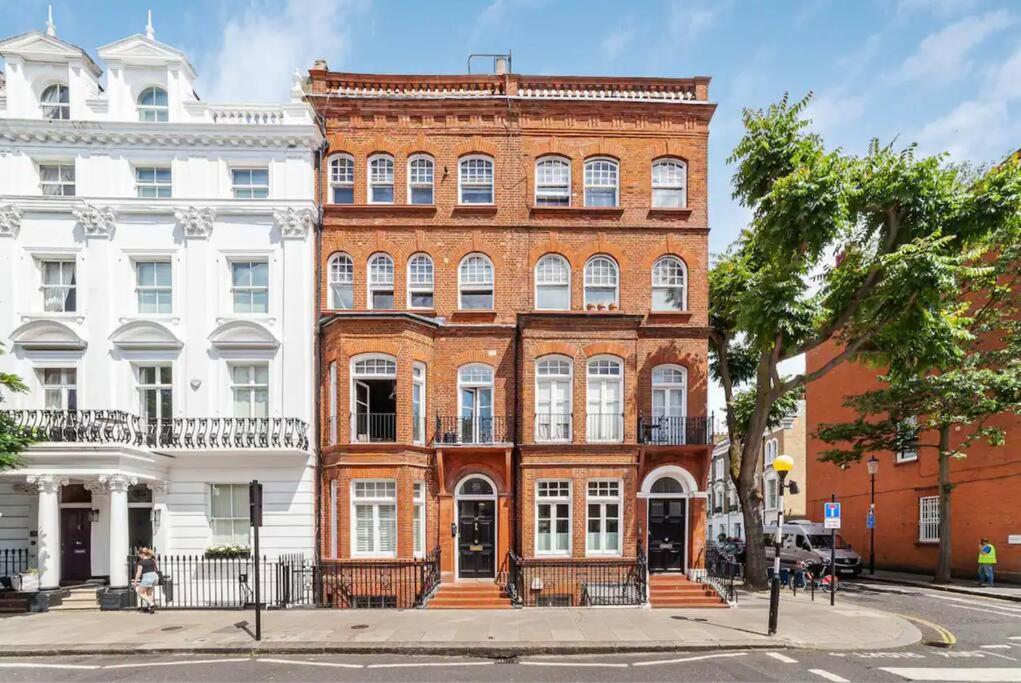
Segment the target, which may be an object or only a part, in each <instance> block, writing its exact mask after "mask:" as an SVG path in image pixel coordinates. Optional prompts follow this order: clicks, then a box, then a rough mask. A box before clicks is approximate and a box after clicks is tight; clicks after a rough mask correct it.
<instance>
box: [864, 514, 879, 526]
mask: <svg viewBox="0 0 1021 683" xmlns="http://www.w3.org/2000/svg"><path fill="white" fill-rule="evenodd" d="M865 528H866V529H875V528H876V513H875V512H873V511H872V510H869V514H868V516H867V517H866V518H865Z"/></svg>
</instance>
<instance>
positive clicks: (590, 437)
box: [585, 413, 624, 443]
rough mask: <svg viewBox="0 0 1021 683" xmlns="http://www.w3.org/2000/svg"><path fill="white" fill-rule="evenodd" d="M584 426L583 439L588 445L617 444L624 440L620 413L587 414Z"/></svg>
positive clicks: (622, 419)
mask: <svg viewBox="0 0 1021 683" xmlns="http://www.w3.org/2000/svg"><path fill="white" fill-rule="evenodd" d="M585 425H586V427H585V439H586V440H587V441H588V442H589V443H619V442H621V441H623V440H624V416H623V415H622V414H620V413H588V414H587V415H585Z"/></svg>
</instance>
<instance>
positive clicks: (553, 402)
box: [535, 356, 572, 442]
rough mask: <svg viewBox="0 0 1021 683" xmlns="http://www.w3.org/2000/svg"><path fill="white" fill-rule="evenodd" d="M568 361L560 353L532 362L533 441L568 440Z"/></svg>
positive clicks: (569, 408)
mask: <svg viewBox="0 0 1021 683" xmlns="http://www.w3.org/2000/svg"><path fill="white" fill-rule="evenodd" d="M571 371H572V363H571V360H570V359H569V358H566V357H563V356H549V357H546V358H540V359H539V360H538V361H536V363H535V440H536V441H542V442H564V441H570V440H571V422H572V415H571V394H572V389H571V384H572V382H571V374H572V373H571Z"/></svg>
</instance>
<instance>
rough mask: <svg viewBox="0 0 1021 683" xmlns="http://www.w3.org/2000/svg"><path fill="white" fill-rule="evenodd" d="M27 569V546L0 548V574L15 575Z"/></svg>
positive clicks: (5, 575) (4, 575)
mask: <svg viewBox="0 0 1021 683" xmlns="http://www.w3.org/2000/svg"><path fill="white" fill-rule="evenodd" d="M27 569H28V548H4V549H3V550H0V576H3V577H7V576H16V575H17V574H20V573H21V572H23V571H26V570H27Z"/></svg>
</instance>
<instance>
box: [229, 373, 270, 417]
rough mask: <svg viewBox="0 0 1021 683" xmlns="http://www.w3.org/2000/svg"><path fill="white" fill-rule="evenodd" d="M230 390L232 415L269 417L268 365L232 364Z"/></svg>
mask: <svg viewBox="0 0 1021 683" xmlns="http://www.w3.org/2000/svg"><path fill="white" fill-rule="evenodd" d="M230 390H231V396H232V397H233V400H234V417H269V366H268V365H266V364H265V363H252V364H245V365H232V366H231V368H230Z"/></svg>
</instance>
